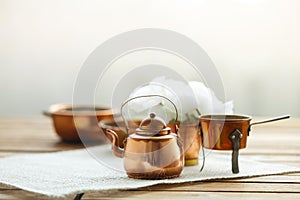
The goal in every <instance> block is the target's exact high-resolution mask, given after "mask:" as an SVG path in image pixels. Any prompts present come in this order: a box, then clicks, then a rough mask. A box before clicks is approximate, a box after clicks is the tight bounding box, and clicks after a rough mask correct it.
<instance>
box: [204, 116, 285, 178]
mask: <svg viewBox="0 0 300 200" xmlns="http://www.w3.org/2000/svg"><path fill="white" fill-rule="evenodd" d="M289 117H290V116H289V115H286V116H282V117H276V118H272V119H268V120H264V121H260V122H255V123H252V124H251V123H250V121H251V119H252V118H251V117H250V116H247V115H203V116H201V117H200V127H201V134H202V138H203V146H204V147H205V148H208V149H214V150H233V153H232V171H233V173H238V172H239V169H238V150H239V149H243V148H246V145H247V136H249V132H250V130H251V126H253V125H256V124H262V123H267V122H272V121H277V120H282V119H287V118H289Z"/></svg>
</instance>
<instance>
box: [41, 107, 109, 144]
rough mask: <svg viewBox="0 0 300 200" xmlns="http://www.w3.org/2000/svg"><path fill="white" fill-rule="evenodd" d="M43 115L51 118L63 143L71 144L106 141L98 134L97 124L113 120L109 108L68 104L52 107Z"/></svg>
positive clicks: (102, 135) (99, 129)
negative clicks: (82, 141)
mask: <svg viewBox="0 0 300 200" xmlns="http://www.w3.org/2000/svg"><path fill="white" fill-rule="evenodd" d="M43 114H44V115H46V116H49V117H51V118H52V121H53V126H54V129H55V132H56V133H57V134H58V136H59V137H60V138H61V139H62V140H63V141H64V142H72V143H77V142H81V140H84V141H85V142H97V143H99V142H104V141H106V137H105V135H104V134H99V132H100V131H101V128H100V127H99V126H98V122H99V121H100V120H112V119H113V111H112V109H110V108H105V107H97V106H96V107H93V106H79V105H78V106H72V105H70V104H55V105H52V106H50V107H49V109H48V110H47V111H44V112H43ZM78 133H80V136H79V134H78Z"/></svg>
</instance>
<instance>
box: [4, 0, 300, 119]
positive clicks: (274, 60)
mask: <svg viewBox="0 0 300 200" xmlns="http://www.w3.org/2000/svg"><path fill="white" fill-rule="evenodd" d="M138 28H163V29H169V30H173V31H176V32H179V33H182V34H184V35H186V36H187V37H189V38H191V39H192V40H194V41H195V42H197V43H198V44H199V45H200V46H201V47H203V48H204V49H205V51H206V52H207V53H208V55H209V56H210V57H211V59H212V60H213V62H214V63H215V65H216V67H217V69H218V70H219V73H220V75H221V77H222V79H223V82H224V87H225V92H226V97H227V99H228V100H230V99H233V100H234V102H235V111H236V112H237V113H244V114H249V115H259V116H272V115H281V114H285V113H290V114H292V116H298V117H299V116H300V104H299V102H300V1H298V0H261V1H260V0H226V1H225V0H197V1H184V0H182V1H175V0H156V1H155V0H151V1H145V0H120V1H116V0H106V1H96V0H0V91H1V93H0V116H15V115H20V116H23V115H39V114H40V113H41V110H43V109H46V108H47V107H48V106H49V105H50V104H54V103H60V102H66V103H71V101H72V90H73V84H74V82H75V79H76V76H77V73H78V72H79V70H80V67H81V65H82V64H83V62H84V61H85V59H86V58H87V57H88V55H89V54H90V53H91V52H92V51H93V50H94V49H95V48H96V47H97V46H98V45H100V44H101V43H102V42H104V41H105V40H107V39H109V38H111V37H113V36H114V35H117V34H120V33H122V32H125V31H130V30H133V29H138ZM100 101H101V100H100ZM103 102H105V100H103Z"/></svg>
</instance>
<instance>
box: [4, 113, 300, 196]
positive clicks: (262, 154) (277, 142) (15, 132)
mask: <svg viewBox="0 0 300 200" xmlns="http://www.w3.org/2000/svg"><path fill="white" fill-rule="evenodd" d="M79 148H83V147H82V146H81V145H71V144H65V143H62V142H60V140H59V138H58V137H57V136H56V134H55V133H54V131H53V127H52V124H51V121H50V119H48V118H46V117H42V116H40V117H23V118H15V117H14V118H0V157H4V156H10V155H16V154H24V153H41V152H54V151H62V150H70V149H79ZM240 156H242V157H244V158H247V157H249V158H251V159H255V160H258V161H262V162H267V163H274V164H286V165H291V166H297V167H300V159H299V156H300V119H290V120H285V121H282V122H277V123H270V124H265V125H260V126H255V127H253V128H252V131H251V133H250V137H249V138H248V146H247V148H246V149H244V150H241V151H240ZM72 198H74V197H73V196H72V197H68V199H72ZM118 198H121V199H158V198H159V199H173V200H176V199H214V200H215V199H222V200H226V199H230V200H234V199H239V200H240V199H295V200H296V199H297V200H299V199H300V173H293V174H285V175H275V176H262V177H255V178H246V179H245V178H244V179H234V180H219V181H217V180H214V181H205V182H192V183H184V184H174V185H156V186H151V187H145V188H140V189H134V190H126V191H113V192H112V191H108V192H88V193H86V194H85V195H84V196H83V198H82V199H118ZM1 199H51V198H49V197H46V196H44V195H39V194H34V193H31V192H26V191H23V190H21V189H17V188H14V187H10V186H6V185H2V184H0V200H1Z"/></svg>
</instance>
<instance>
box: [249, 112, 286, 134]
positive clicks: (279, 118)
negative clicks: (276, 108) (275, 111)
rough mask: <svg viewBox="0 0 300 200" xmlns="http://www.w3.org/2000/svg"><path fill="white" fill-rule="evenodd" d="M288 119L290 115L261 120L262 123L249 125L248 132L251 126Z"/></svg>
mask: <svg viewBox="0 0 300 200" xmlns="http://www.w3.org/2000/svg"><path fill="white" fill-rule="evenodd" d="M290 117H291V116H290V115H283V116H279V117H274V118H271V119H267V120H263V121H259V122H254V123H251V124H250V127H249V131H250V129H251V126H253V125H257V124H264V123H268V122H274V121H278V120H283V119H288V118H290Z"/></svg>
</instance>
